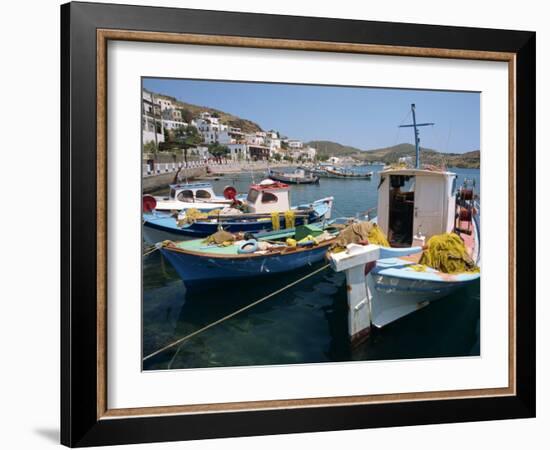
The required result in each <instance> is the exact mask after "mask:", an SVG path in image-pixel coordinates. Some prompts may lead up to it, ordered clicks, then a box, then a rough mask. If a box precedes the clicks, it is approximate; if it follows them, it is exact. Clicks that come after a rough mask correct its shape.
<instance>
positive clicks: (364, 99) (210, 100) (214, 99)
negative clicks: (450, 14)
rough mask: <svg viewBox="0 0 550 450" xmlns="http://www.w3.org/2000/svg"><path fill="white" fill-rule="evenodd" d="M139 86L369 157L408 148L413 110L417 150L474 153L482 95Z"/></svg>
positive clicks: (199, 84) (218, 84)
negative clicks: (425, 124)
mask: <svg viewBox="0 0 550 450" xmlns="http://www.w3.org/2000/svg"><path fill="white" fill-rule="evenodd" d="M143 86H144V87H145V88H146V89H149V90H152V91H154V92H157V93H161V94H166V95H170V96H172V97H175V98H177V99H178V100H181V101H184V102H188V103H193V104H197V105H201V106H208V107H212V108H216V109H220V110H222V111H226V112H228V113H231V114H235V115H237V116H239V117H242V118H244V119H250V120H252V121H254V122H256V123H258V124H259V125H260V126H261V127H262V128H263V129H264V130H270V129H274V130H277V131H279V132H281V133H282V134H283V135H286V136H288V137H290V138H295V139H301V140H303V141H310V140H329V141H334V142H339V143H341V144H345V145H352V146H354V147H357V148H360V149H363V150H369V149H373V148H380V147H388V146H392V145H395V144H399V143H402V142H408V143H411V144H412V143H413V142H414V138H413V131H412V129H411V128H401V129H400V128H398V125H399V124H403V123H412V118H411V116H410V114H408V113H409V112H410V104H411V103H415V104H416V113H417V114H416V116H417V122H435V126H433V127H424V128H421V129H420V145H421V146H422V147H426V148H433V149H436V150H439V151H444V152H454V153H463V152H467V151H471V150H478V149H479V124H480V117H479V114H480V103H479V102H480V95H479V93H470V92H450V91H421V90H409V89H379V88H376V89H375V88H363V87H334V86H314V85H293V84H270V83H246V82H227V81H202V80H177V79H158V78H144V79H143Z"/></svg>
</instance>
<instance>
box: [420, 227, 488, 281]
mask: <svg viewBox="0 0 550 450" xmlns="http://www.w3.org/2000/svg"><path fill="white" fill-rule="evenodd" d="M426 247H427V248H426V249H425V250H424V252H423V253H422V257H421V258H420V261H419V264H423V265H426V266H428V267H431V268H432V269H435V270H438V271H440V272H443V273H449V274H456V273H465V272H471V273H475V272H479V267H478V266H476V264H475V262H474V261H473V260H472V258H471V257H470V255H468V251H467V250H466V246H465V245H464V241H463V240H462V239H461V238H460V236H458V235H457V234H455V233H443V234H436V235H434V236H432V237H431V238H430V239H428V242H427V244H426Z"/></svg>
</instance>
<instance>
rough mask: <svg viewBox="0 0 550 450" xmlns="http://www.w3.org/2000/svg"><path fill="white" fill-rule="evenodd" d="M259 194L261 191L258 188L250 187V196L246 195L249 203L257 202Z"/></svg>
mask: <svg viewBox="0 0 550 450" xmlns="http://www.w3.org/2000/svg"><path fill="white" fill-rule="evenodd" d="M259 194H260V193H259V192H258V191H257V190H255V189H250V191H248V197H246V201H247V202H249V203H256V200H257V199H258V195H259Z"/></svg>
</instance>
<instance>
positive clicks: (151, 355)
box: [143, 264, 330, 365]
mask: <svg viewBox="0 0 550 450" xmlns="http://www.w3.org/2000/svg"><path fill="white" fill-rule="evenodd" d="M328 267H330V264H325V265H324V266H323V267H320V268H319V269H316V270H314V271H313V272H310V273H308V274H307V275H305V276H303V277H302V278H299V279H298V280H296V281H293V282H292V283H290V284H287V285H286V286H283V287H282V288H280V289H277V290H276V291H274V292H272V293H271V294H268V295H266V296H265V297H262V298H261V299H259V300H256V301H255V302H253V303H250V304H249V305H246V306H244V307H242V308H240V309H238V310H236V311H234V312H232V313H231V314H228V315H226V316H224V317H222V318H221V319H218V320H216V321H215V322H211V323H209V324H208V325H205V326H204V327H202V328H199V329H198V330H196V331H193V332H192V333H190V334H188V335H186V336H184V337H182V338H180V339H178V340H176V341H174V342H171V343H170V344H168V345H165V346H164V347H162V348H160V349H158V350H156V351H154V352H153V353H150V354H149V355H147V356H145V357H144V358H143V361H147V360H148V359H150V358H152V357H153V356H156V355H158V354H160V353H162V352H164V351H166V350H168V349H170V348H172V347H175V346H176V345H178V344H182V343H183V342H185V341H187V340H189V339H191V338H192V337H195V336H197V335H198V334H201V333H203V332H205V331H206V330H208V329H210V328H212V327H214V326H216V325H219V324H220V323H222V322H225V321H226V320H228V319H231V318H232V317H235V316H236V315H237V314H240V313H242V312H244V311H246V310H248V309H250V308H252V307H254V306H256V305H259V304H260V303H262V302H265V301H266V300H268V299H270V298H271V297H274V296H275V295H277V294H280V293H281V292H284V291H286V290H287V289H288V288H291V287H292V286H296V285H297V284H298V283H301V282H302V281H304V280H307V279H308V278H311V277H312V276H313V275H316V274H318V273H319V272H322V271H323V270H325V269H326V268H328ZM178 351H179V349H178ZM174 357H175V355H174ZM173 359H174V358H172V360H173ZM171 364H172V361H171V362H170V365H171Z"/></svg>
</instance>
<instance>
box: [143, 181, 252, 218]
mask: <svg viewBox="0 0 550 450" xmlns="http://www.w3.org/2000/svg"><path fill="white" fill-rule="evenodd" d="M152 198H154V200H155V210H156V211H181V210H185V209H189V208H196V209H198V210H200V211H210V210H213V209H217V208H223V207H224V206H228V205H231V204H232V203H233V202H234V200H235V198H236V199H238V200H243V199H244V197H241V196H237V195H236V191H235V189H234V188H233V187H231V186H227V187H226V188H225V189H224V195H216V193H215V192H214V189H213V188H212V184H210V183H204V182H198V183H176V184H171V185H170V192H169V194H168V196H153V197H152Z"/></svg>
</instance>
